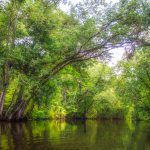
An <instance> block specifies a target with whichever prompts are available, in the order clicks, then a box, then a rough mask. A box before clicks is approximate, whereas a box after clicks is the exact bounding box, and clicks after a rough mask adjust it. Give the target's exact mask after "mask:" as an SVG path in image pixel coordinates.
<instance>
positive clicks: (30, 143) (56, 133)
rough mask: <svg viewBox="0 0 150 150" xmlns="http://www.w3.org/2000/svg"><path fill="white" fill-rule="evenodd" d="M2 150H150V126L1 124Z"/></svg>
mask: <svg viewBox="0 0 150 150" xmlns="http://www.w3.org/2000/svg"><path fill="white" fill-rule="evenodd" d="M0 150H150V124H149V123H146V122H134V123H132V122H124V121H94V120H89V121H86V122H85V121H71V122H65V121H61V120H53V121H32V122H21V123H0Z"/></svg>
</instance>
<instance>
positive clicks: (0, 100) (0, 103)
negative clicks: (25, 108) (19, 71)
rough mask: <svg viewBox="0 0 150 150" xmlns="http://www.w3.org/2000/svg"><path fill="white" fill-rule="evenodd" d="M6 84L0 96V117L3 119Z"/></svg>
mask: <svg viewBox="0 0 150 150" xmlns="http://www.w3.org/2000/svg"><path fill="white" fill-rule="evenodd" d="M6 88H7V87H6V86H5V87H4V89H3V91H2V93H1V96H0V118H1V119H2V117H3V107H4V100H5V95H6Z"/></svg>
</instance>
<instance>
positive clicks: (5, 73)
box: [0, 64, 9, 119]
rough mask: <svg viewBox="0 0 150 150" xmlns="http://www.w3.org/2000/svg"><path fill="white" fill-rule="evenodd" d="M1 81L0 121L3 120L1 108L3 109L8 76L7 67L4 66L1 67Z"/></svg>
mask: <svg viewBox="0 0 150 150" xmlns="http://www.w3.org/2000/svg"><path fill="white" fill-rule="evenodd" d="M2 79H3V89H2V92H1V96H0V119H3V108H4V101H5V95H6V91H7V87H8V83H9V76H8V65H7V64H5V65H4V66H3V74H2Z"/></svg>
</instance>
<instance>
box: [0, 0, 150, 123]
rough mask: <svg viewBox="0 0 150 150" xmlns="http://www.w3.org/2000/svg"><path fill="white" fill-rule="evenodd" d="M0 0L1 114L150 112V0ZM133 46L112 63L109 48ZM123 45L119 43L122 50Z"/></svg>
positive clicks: (135, 115) (131, 115)
mask: <svg viewBox="0 0 150 150" xmlns="http://www.w3.org/2000/svg"><path fill="white" fill-rule="evenodd" d="M59 3H60V1H54V0H34V1H33V0H9V1H2V2H1V3H0V118H1V120H20V119H23V118H34V119H38V118H39V119H40V118H66V117H67V118H119V119H144V120H145V119H146V120H147V119H150V117H149V116H150V60H149V57H150V47H149V46H150V37H149V34H150V33H149V28H150V27H149V25H150V3H149V2H148V1H146V0H120V2H119V3H116V4H114V5H111V4H110V5H107V6H100V5H99V4H97V3H98V2H97V1H87V2H86V3H82V4H80V5H77V6H72V7H71V11H70V12H69V13H65V12H63V11H62V10H61V9H60V8H59ZM118 47H126V48H128V50H127V51H126V53H125V54H124V59H123V60H122V61H121V62H119V63H118V65H117V66H115V67H114V68H112V67H109V66H108V65H107V63H106V61H108V60H109V58H110V56H111V54H110V50H111V49H114V48H118ZM118 50H119V49H118Z"/></svg>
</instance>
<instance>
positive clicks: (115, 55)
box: [60, 0, 124, 67]
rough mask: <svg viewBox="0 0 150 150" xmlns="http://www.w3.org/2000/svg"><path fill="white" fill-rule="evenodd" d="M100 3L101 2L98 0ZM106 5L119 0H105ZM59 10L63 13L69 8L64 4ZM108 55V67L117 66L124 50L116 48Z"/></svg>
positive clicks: (77, 1)
mask: <svg viewBox="0 0 150 150" xmlns="http://www.w3.org/2000/svg"><path fill="white" fill-rule="evenodd" d="M70 1H71V3H73V4H77V3H79V2H81V1H82V0H70ZM100 1H101V0H100ZM105 2H106V3H110V2H112V3H116V2H119V0H105ZM60 9H62V10H63V11H65V12H68V11H69V6H68V5H64V4H62V3H61V4H60ZM110 53H111V54H112V59H111V60H110V62H109V63H108V65H109V66H110V67H113V66H115V65H116V64H117V62H118V61H120V60H121V59H122V57H123V53H124V48H116V49H113V50H111V51H110Z"/></svg>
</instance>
